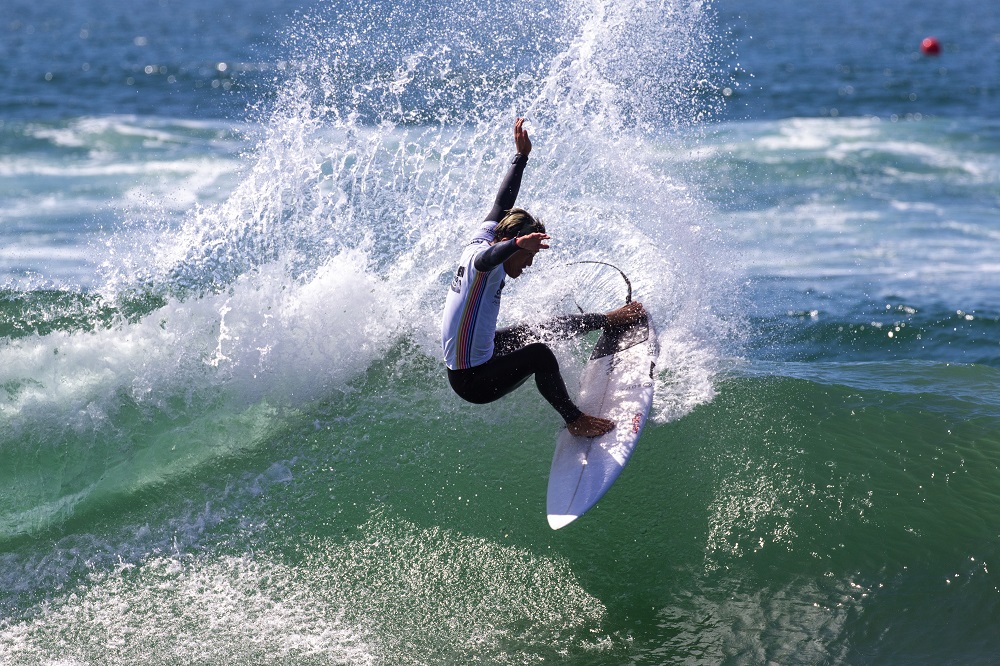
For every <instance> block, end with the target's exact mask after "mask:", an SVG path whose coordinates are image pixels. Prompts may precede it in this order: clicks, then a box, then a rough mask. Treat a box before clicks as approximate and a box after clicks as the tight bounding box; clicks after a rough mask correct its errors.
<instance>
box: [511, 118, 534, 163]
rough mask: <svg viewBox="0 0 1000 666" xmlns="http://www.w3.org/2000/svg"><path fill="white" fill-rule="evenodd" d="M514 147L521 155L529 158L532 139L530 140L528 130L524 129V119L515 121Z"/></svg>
mask: <svg viewBox="0 0 1000 666" xmlns="http://www.w3.org/2000/svg"><path fill="white" fill-rule="evenodd" d="M514 146H515V147H516V148H517V153H518V154H519V155H524V156H525V157H527V156H528V153H530V152H531V139H529V138H528V130H526V129H524V118H518V119H517V120H515V121H514Z"/></svg>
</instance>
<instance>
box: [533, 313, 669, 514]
mask: <svg viewBox="0 0 1000 666" xmlns="http://www.w3.org/2000/svg"><path fill="white" fill-rule="evenodd" d="M658 352H659V344H658V342H657V340H656V332H655V331H654V330H653V326H652V324H651V323H650V322H649V321H648V320H646V319H645V318H644V319H643V321H641V322H639V323H637V324H635V325H633V326H630V327H628V328H625V329H623V330H620V331H617V332H609V331H605V332H604V333H602V334H601V337H600V338H599V339H598V341H597V345H596V346H595V347H594V352H593V353H592V354H591V356H590V360H589V361H587V365H586V367H584V369H583V374H582V376H581V378H580V397H579V399H578V400H577V403H576V404H577V406H578V407H579V408H580V409H581V410H582V411H584V412H585V413H587V414H592V415H594V416H600V417H603V418H606V419H611V420H612V421H614V422H615V428H614V430H612V431H611V432H609V433H607V434H605V435H602V436H600V437H575V436H573V435H571V434H570V433H569V431H568V430H566V429H565V428H563V429H562V430H561V431H560V432H559V436H558V438H557V439H556V452H555V455H554V456H553V458H552V470H551V471H550V473H549V490H548V499H547V502H546V505H547V506H546V512H547V513H548V518H549V526H550V527H551V528H552V529H554V530H557V529H559V528H560V527H565V526H566V525H569V524H570V523H571V522H573V521H574V520H576V519H577V518H579V517H580V516H582V515H583V514H584V512H585V511H587V509H589V508H591V507H592V506H594V504H596V503H597V501H598V500H599V499H601V497H603V496H604V493H606V492H607V491H608V488H610V487H611V484H613V483H614V482H615V479H617V478H618V475H619V474H620V473H621V471H622V468H623V467H625V463H626V462H628V459H629V456H631V455H632V451H633V450H635V445H636V443H637V442H638V441H639V435H641V434H642V428H643V426H645V425H646V418H647V417H648V416H649V408H650V406H651V405H652V404H653V385H654V379H653V377H654V369H655V367H656V356H657V354H658Z"/></svg>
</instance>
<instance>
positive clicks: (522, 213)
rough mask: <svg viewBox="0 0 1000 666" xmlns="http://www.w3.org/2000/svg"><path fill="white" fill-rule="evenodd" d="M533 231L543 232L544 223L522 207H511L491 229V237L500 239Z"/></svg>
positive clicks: (515, 236)
mask: <svg viewBox="0 0 1000 666" xmlns="http://www.w3.org/2000/svg"><path fill="white" fill-rule="evenodd" d="M535 232H538V233H542V234H544V233H545V225H544V224H542V223H541V221H540V220H538V219H536V218H535V217H534V216H533V215H532V214H531V213H529V212H528V211H526V210H524V209H523V208H511V209H510V210H509V211H507V214H506V215H504V217H503V219H502V220H500V223H499V224H497V226H496V228H495V229H494V230H493V237H494V238H495V239H497V240H498V241H502V240H508V239H510V238H517V237H518V236H524V235H526V234H533V233H535Z"/></svg>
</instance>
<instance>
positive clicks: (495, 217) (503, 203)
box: [486, 153, 528, 222]
mask: <svg viewBox="0 0 1000 666" xmlns="http://www.w3.org/2000/svg"><path fill="white" fill-rule="evenodd" d="M527 164H528V156H527V155H522V154H520V153H518V154H517V155H514V159H513V160H511V163H510V168H509V169H507V175H506V176H504V179H503V182H501V183H500V191H499V192H497V196H496V199H495V200H494V201H493V208H491V209H490V212H489V214H488V215H487V216H486V220H487V221H493V222H499V221H500V219H501V218H502V217H503V216H504V213H506V212H507V211H508V210H510V209H511V208H513V207H514V202H515V201H517V193H518V192H519V191H520V190H521V175H522V174H523V173H524V167H525V166H526V165H527Z"/></svg>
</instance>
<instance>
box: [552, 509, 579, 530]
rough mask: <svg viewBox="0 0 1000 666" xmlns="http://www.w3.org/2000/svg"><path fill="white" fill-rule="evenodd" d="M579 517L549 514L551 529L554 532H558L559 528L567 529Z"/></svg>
mask: <svg viewBox="0 0 1000 666" xmlns="http://www.w3.org/2000/svg"><path fill="white" fill-rule="evenodd" d="M579 517H580V516H571V515H567V514H554V513H550V514H549V527H551V528H552V529H554V530H558V529H559V528H562V527H566V526H567V525H569V524H570V523H572V522H573V521H574V520H576V519H577V518H579Z"/></svg>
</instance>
